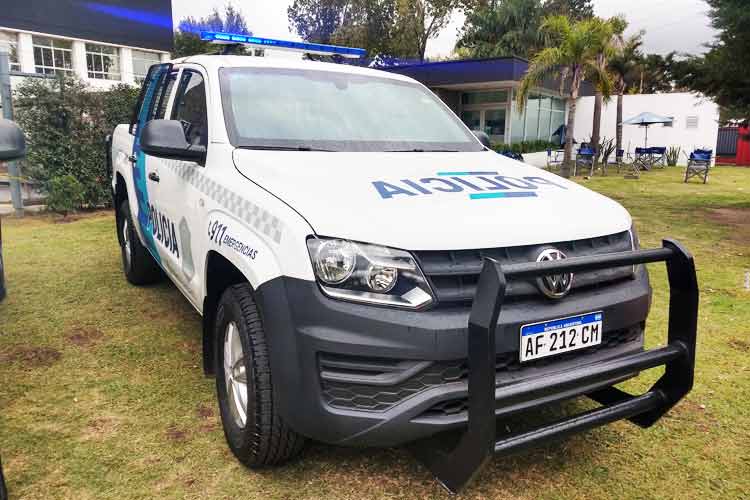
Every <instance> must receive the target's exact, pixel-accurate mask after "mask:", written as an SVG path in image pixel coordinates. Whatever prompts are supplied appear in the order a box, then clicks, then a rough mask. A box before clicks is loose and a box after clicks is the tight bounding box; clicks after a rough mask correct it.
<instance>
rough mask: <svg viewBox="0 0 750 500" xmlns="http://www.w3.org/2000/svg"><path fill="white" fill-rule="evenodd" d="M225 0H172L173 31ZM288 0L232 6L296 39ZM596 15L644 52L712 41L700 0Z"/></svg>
mask: <svg viewBox="0 0 750 500" xmlns="http://www.w3.org/2000/svg"><path fill="white" fill-rule="evenodd" d="M226 3H227V0H172V12H173V15H174V19H175V26H176V25H177V23H178V22H179V20H180V19H183V18H184V17H186V16H193V17H202V16H205V15H207V14H208V13H209V12H210V11H211V10H212V9H213V8H214V7H217V8H218V9H219V10H221V9H223V8H224V5H226ZM290 3H291V2H290V1H288V0H272V1H269V0H233V1H232V4H233V5H234V6H235V7H237V8H238V9H239V10H240V11H241V12H242V13H243V14H244V16H245V19H246V20H247V23H248V26H249V27H250V29H251V30H252V31H253V33H254V34H256V35H258V36H265V37H269V38H285V39H289V38H295V39H296V38H297V37H296V36H295V35H293V34H291V33H290V32H289V23H288V22H287V17H286V9H287V7H288V5H289V4H290ZM594 9H595V10H596V14H597V15H598V16H601V17H610V16H614V15H617V14H624V15H625V17H626V18H627V20H628V22H629V23H630V27H629V30H630V31H632V32H635V31H638V30H641V29H643V30H646V37H645V44H644V51H646V52H655V53H659V54H666V53H668V52H671V51H673V50H676V51H679V52H688V53H698V52H702V51H703V50H704V49H703V45H704V44H705V43H707V42H709V41H711V40H712V38H713V36H714V31H713V29H712V28H711V27H710V26H709V19H708V16H707V15H706V12H707V11H708V6H707V5H706V3H705V2H704V1H703V0H594ZM462 24H463V16H462V15H460V14H457V15H456V16H454V19H453V20H452V21H451V24H450V25H449V26H448V27H447V28H446V29H445V30H444V31H443V32H442V33H441V34H440V36H439V37H438V38H436V39H434V40H431V41H430V44H429V45H428V46H427V55H428V56H437V55H449V54H450V53H451V51H452V50H453V46H454V45H455V43H456V37H457V33H458V30H459V29H460V28H461V26H462Z"/></svg>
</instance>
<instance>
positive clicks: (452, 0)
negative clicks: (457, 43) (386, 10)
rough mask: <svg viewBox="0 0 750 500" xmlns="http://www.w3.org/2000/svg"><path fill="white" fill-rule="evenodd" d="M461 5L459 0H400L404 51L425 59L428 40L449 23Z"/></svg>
mask: <svg viewBox="0 0 750 500" xmlns="http://www.w3.org/2000/svg"><path fill="white" fill-rule="evenodd" d="M460 5H461V2H460V1H459V0H398V2H397V11H396V12H397V33H398V37H399V43H400V46H401V47H402V48H403V49H404V52H406V53H413V54H415V55H416V56H417V57H418V58H419V60H420V61H424V59H425V52H426V51H427V42H429V41H430V40H431V39H432V38H435V37H436V36H437V35H438V34H439V33H440V31H442V30H443V28H445V27H446V26H447V25H448V23H449V22H450V19H451V15H452V14H453V12H454V11H455V10H456V9H457V8H458V7H459V6H460Z"/></svg>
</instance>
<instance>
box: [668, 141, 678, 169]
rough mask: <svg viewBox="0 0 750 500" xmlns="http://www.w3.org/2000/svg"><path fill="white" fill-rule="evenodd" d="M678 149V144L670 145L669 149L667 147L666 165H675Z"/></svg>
mask: <svg viewBox="0 0 750 500" xmlns="http://www.w3.org/2000/svg"><path fill="white" fill-rule="evenodd" d="M680 151H681V148H680V147H679V146H671V147H670V148H669V149H667V153H666V156H667V165H669V166H670V167H676V166H677V162H678V161H679V160H680Z"/></svg>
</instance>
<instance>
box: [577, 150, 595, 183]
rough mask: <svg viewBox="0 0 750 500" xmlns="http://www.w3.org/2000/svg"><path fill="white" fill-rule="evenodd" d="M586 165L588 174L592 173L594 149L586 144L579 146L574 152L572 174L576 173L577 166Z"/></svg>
mask: <svg viewBox="0 0 750 500" xmlns="http://www.w3.org/2000/svg"><path fill="white" fill-rule="evenodd" d="M579 167H586V168H588V169H589V175H593V174H594V150H593V149H592V148H590V147H588V146H583V145H582V146H581V147H580V148H579V149H578V152H577V153H576V162H575V166H574V167H573V176H576V175H578V168H579Z"/></svg>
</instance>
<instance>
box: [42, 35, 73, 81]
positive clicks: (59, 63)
mask: <svg viewBox="0 0 750 500" xmlns="http://www.w3.org/2000/svg"><path fill="white" fill-rule="evenodd" d="M32 44H33V46H34V67H35V70H36V72H37V73H42V74H45V75H57V74H63V75H70V74H72V73H73V49H72V44H71V42H70V41H68V40H59V39H57V38H47V37H42V36H35V37H33V38H32Z"/></svg>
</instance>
